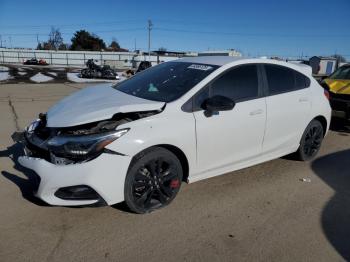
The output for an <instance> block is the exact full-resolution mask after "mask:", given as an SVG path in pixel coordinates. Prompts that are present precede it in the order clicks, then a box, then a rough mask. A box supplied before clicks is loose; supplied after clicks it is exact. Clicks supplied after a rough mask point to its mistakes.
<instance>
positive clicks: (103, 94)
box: [47, 84, 165, 127]
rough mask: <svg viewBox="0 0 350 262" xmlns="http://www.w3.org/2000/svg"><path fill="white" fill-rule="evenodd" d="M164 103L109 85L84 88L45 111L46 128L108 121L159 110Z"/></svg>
mask: <svg viewBox="0 0 350 262" xmlns="http://www.w3.org/2000/svg"><path fill="white" fill-rule="evenodd" d="M164 104H165V103H164V102H155V101H150V100H146V99H142V98H138V97H136V96H131V95H128V94H126V93H123V92H120V91H118V90H116V89H114V88H112V86H111V84H105V85H98V86H94V87H87V88H84V89H82V90H80V91H78V92H76V93H74V94H72V95H70V96H67V97H65V98H64V99H62V100H61V101H59V102H58V103H57V104H55V105H54V106H53V107H51V108H50V109H49V111H48V112H47V126H48V127H69V126H77V125H81V124H86V123H91V122H95V121H100V120H105V119H109V118H111V117H112V116H113V115H114V114H116V113H128V112H140V111H151V110H158V109H161V108H162V107H163V106H164Z"/></svg>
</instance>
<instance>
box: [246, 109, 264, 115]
mask: <svg viewBox="0 0 350 262" xmlns="http://www.w3.org/2000/svg"><path fill="white" fill-rule="evenodd" d="M263 112H264V111H263V110H262V109H258V110H254V111H252V112H250V113H249V115H251V116H255V115H260V114H262V113H263Z"/></svg>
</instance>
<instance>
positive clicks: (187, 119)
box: [107, 112, 196, 174]
mask: <svg viewBox="0 0 350 262" xmlns="http://www.w3.org/2000/svg"><path fill="white" fill-rule="evenodd" d="M120 128H130V131H129V132H128V133H127V134H125V135H124V136H122V137H121V138H119V139H118V140H116V141H114V142H113V143H111V144H109V145H108V146H107V148H108V149H111V150H113V151H116V152H119V153H122V154H125V155H128V156H131V157H133V156H135V155H136V154H138V153H139V152H141V151H143V150H145V149H147V148H149V147H152V146H157V145H161V144H166V145H172V146H175V147H177V148H179V149H180V150H181V151H182V152H183V153H184V154H185V156H186V158H187V161H188V164H189V174H191V173H193V171H194V169H195V166H196V130H195V119H194V116H193V114H192V113H186V112H180V113H179V112H174V113H167V112H162V113H160V114H158V115H154V116H151V117H148V118H143V119H139V120H137V121H134V122H129V123H127V124H124V125H123V126H121V127H120Z"/></svg>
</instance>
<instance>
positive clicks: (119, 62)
mask: <svg viewBox="0 0 350 262" xmlns="http://www.w3.org/2000/svg"><path fill="white" fill-rule="evenodd" d="M31 58H36V59H38V60H39V59H45V60H46V62H47V63H49V64H50V65H57V66H78V67H82V66H84V65H85V63H86V61H87V60H88V59H94V60H96V61H97V64H100V65H102V64H108V65H110V66H112V67H114V68H131V67H134V68H135V67H137V66H138V64H139V62H140V61H144V60H148V56H147V55H140V54H137V53H134V52H98V51H53V50H24V49H23V50H22V49H7V48H0V63H3V64H6V63H20V64H22V63H23V62H24V61H26V60H27V59H31ZM174 59H177V57H169V56H154V55H151V57H150V60H151V62H152V64H153V65H155V64H157V63H159V62H166V61H171V60H174Z"/></svg>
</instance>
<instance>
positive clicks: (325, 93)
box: [323, 89, 329, 100]
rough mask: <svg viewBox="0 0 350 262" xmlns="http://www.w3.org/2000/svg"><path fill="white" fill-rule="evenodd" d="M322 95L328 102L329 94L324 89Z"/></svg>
mask: <svg viewBox="0 0 350 262" xmlns="http://www.w3.org/2000/svg"><path fill="white" fill-rule="evenodd" d="M323 93H324V96H325V97H326V98H327V99H328V100H329V92H328V91H327V90H326V89H324V90H323Z"/></svg>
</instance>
